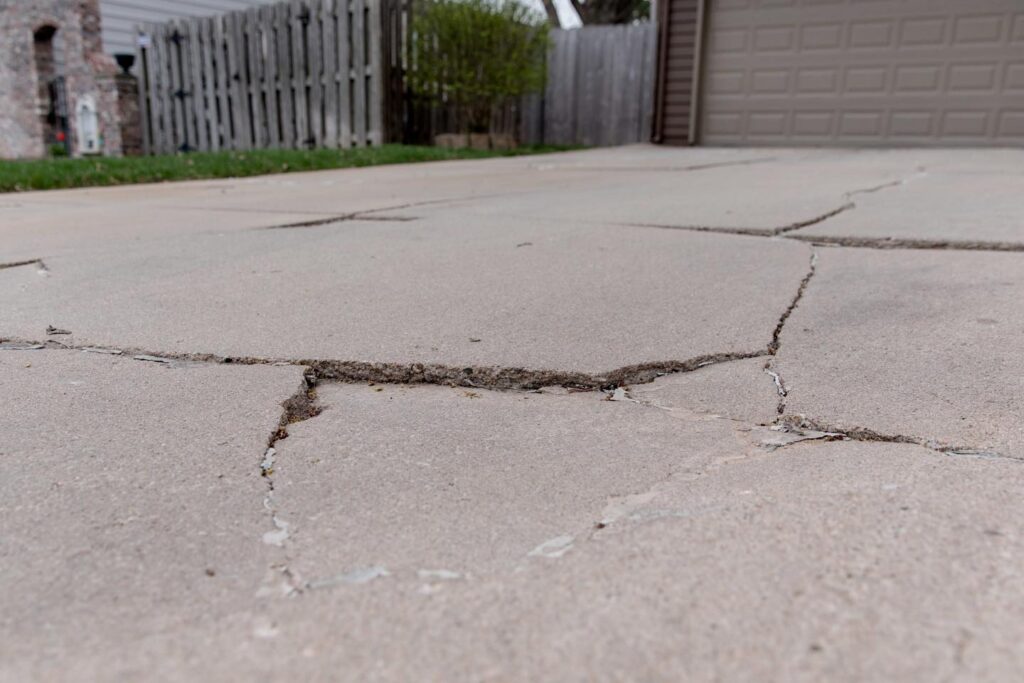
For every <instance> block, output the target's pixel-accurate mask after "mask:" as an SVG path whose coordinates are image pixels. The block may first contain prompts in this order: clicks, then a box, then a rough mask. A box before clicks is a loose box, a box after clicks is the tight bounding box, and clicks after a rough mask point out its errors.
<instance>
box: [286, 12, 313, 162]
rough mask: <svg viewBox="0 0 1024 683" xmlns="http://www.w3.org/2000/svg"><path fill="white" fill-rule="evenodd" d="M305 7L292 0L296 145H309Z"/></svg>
mask: <svg viewBox="0 0 1024 683" xmlns="http://www.w3.org/2000/svg"><path fill="white" fill-rule="evenodd" d="M304 10H305V7H304V6H303V3H302V2H300V1H299V0H292V3H291V11H290V12H289V14H290V15H291V17H290V22H291V27H292V87H293V88H294V89H295V109H294V116H295V147H296V148H298V149H305V148H307V147H309V108H308V107H307V104H306V103H307V102H308V99H307V97H306V95H307V90H306V89H307V87H308V79H307V76H306V27H305V25H304V23H303V21H302V17H303V16H305V12H304Z"/></svg>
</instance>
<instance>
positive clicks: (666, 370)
mask: <svg viewBox="0 0 1024 683" xmlns="http://www.w3.org/2000/svg"><path fill="white" fill-rule="evenodd" d="M5 348H6V349H10V350H30V349H45V348H49V349H63V350H69V351H85V352H92V353H110V354H118V355H125V356H130V357H132V358H134V359H136V360H143V361H155V362H161V361H163V362H174V361H181V362H193V363H218V364H227V365H230V364H234V365H295V366H299V367H303V368H306V369H307V370H308V371H309V373H308V374H309V378H310V381H312V382H313V383H314V384H315V383H317V382H339V383H346V384H355V383H366V382H374V383H377V384H436V385H442V386H459V387H470V388H474V389H490V390H495V391H533V390H535V389H540V388H541V387H545V386H564V387H568V388H571V389H578V390H588V391H589V390H597V389H609V388H615V387H617V386H624V385H628V384H646V383H649V382H652V381H654V380H655V379H657V378H658V377H662V376H664V375H671V374H676V373H682V372H692V371H693V370H697V369H699V368H703V367H706V366H708V365H714V364H716V363H726V362H729V361H733V360H742V359H746V358H760V357H762V356H766V355H768V354H769V351H768V350H767V349H759V350H754V351H734V352H722V353H711V354H703V355H700V356H695V357H693V358H688V359H683V360H667V361H656V362H648V363H638V364H634V365H627V366H623V367H620V368H616V369H613V370H610V371H608V372H602V373H593V374H592V373H586V372H574V371H565V370H535V369H528V368H519V367H501V366H455V365H445V364H441V363H388V362H369V361H349V360H331V359H310V358H297V359H291V358H263V357H257V356H223V355H218V354H212V353H167V352H162V351H152V350H147V349H138V348H110V347H97V346H93V345H77V344H65V343H62V342H58V341H54V340H52V339H51V340H46V341H37V340H25V339H16V338H2V339H0V350H3V349H5Z"/></svg>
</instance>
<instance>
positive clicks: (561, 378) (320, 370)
mask: <svg viewBox="0 0 1024 683" xmlns="http://www.w3.org/2000/svg"><path fill="white" fill-rule="evenodd" d="M7 341H8V342H10V343H12V344H17V345H26V346H33V347H34V346H36V345H38V346H39V347H40V348H55V349H62V350H79V351H85V350H88V351H96V352H100V351H99V350H97V349H96V348H95V347H87V346H76V345H74V344H60V343H59V342H56V341H54V340H47V341H45V342H39V341H35V340H23V339H8V340H7ZM102 352H103V353H125V354H131V355H132V357H133V358H135V359H137V360H146V361H152V362H156V363H173V362H174V361H188V362H192V363H223V364H225V365H228V364H230V365H278V366H280V365H298V366H300V367H304V368H306V370H307V372H306V381H307V384H308V386H307V392H306V393H305V394H304V395H303V396H299V395H296V396H293V397H292V398H291V399H289V406H286V416H287V421H288V423H291V422H299V421H301V420H305V419H309V418H310V417H314V416H316V415H318V414H319V411H320V409H319V408H318V407H316V405H315V401H316V391H315V385H316V383H317V382H321V381H323V382H344V383H359V384H362V383H365V382H375V383H378V384H436V385H440V386H461V387H470V388H473V389H491V390H494V391H534V390H536V389H541V388H543V387H551V386H563V387H566V388H569V389H573V390H578V391H593V390H597V389H607V390H611V389H614V388H615V387H618V386H625V385H630V384H646V383H649V382H653V381H654V380H655V379H657V378H659V377H663V376H665V375H672V374H677V373H683V372H692V371H694V370H699V369H700V368H703V367H707V366H709V365H716V364H718V363H728V362H730V361H734V360H744V359H747V358H762V357H764V356H767V355H770V351H769V350H767V349H761V350H758V351H736V352H726V353H710V354H705V355H702V356H696V357H694V358H689V359H687V360H670V361H656V362H650V363H640V364H637V365H627V366H624V367H621V368H617V369H615V370H611V371H608V372H604V373H598V374H589V373H585V372H572V371H561V370H530V369H526V368H502V367H493V366H491V367H480V366H451V365H441V364H434V363H371V362H366V361H338V360H314V359H281V358H258V357H252V356H219V355H217V354H212V353H159V355H158V354H157V353H152V352H146V351H143V350H141V349H131V348H129V349H103V350H102ZM310 411H311V412H310ZM303 415H304V417H303ZM282 426H285V425H282ZM270 445H273V444H270Z"/></svg>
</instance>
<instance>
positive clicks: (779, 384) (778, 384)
mask: <svg viewBox="0 0 1024 683" xmlns="http://www.w3.org/2000/svg"><path fill="white" fill-rule="evenodd" d="M774 361H775V357H774V356H772V357H770V358H769V359H768V362H767V363H765V364H764V368H763V370H764V373H765V374H766V375H768V376H769V377H771V378H772V381H773V382H774V383H775V392H776V393H777V394H778V395H779V401H778V404H777V405H776V407H775V412H776V413H778V414H779V415H782V414H783V413H785V412H786V396H787V395H788V394H789V391H788V390H787V389H786V385H785V384H784V383H783V381H782V376H781V375H780V374H779V373H777V372H775V362H774Z"/></svg>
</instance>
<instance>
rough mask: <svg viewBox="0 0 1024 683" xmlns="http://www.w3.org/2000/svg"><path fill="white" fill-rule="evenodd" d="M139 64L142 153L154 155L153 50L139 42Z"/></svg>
mask: <svg viewBox="0 0 1024 683" xmlns="http://www.w3.org/2000/svg"><path fill="white" fill-rule="evenodd" d="M139 31H140V32H142V35H149V33H150V32H151V31H152V28H151V27H150V26H148V25H143V26H141V27H139ZM137 52H138V62H139V70H140V75H139V115H140V116H141V118H142V122H141V123H142V125H141V127H142V153H143V154H152V153H153V138H152V132H151V126H152V114H151V112H150V109H149V106H150V105H149V103H150V100H151V98H152V97H153V83H152V80H151V79H152V76H151V74H150V72H149V68H148V65H149V60H150V58H151V57H150V55H151V54H152V48H150V47H148V46H147V45H146V44H145V43H143V42H141V41H140V42H139V45H138V49H137Z"/></svg>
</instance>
